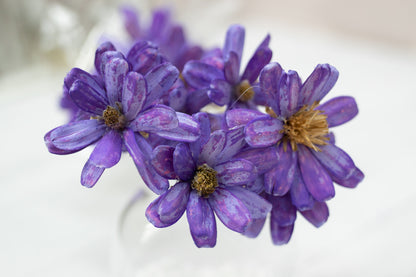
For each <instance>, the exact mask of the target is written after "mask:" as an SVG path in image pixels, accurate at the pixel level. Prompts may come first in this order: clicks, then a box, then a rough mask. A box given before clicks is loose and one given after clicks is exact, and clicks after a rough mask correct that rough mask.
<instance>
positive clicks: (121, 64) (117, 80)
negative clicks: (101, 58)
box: [104, 58, 129, 107]
mask: <svg viewBox="0 0 416 277" xmlns="http://www.w3.org/2000/svg"><path fill="white" fill-rule="evenodd" d="M128 71H129V64H128V63H127V61H126V60H124V59H119V58H114V59H112V60H110V61H109V62H108V63H107V64H106V65H105V68H104V82H105V88H106V90H107V98H108V102H109V103H110V105H111V106H113V107H114V106H115V104H116V102H121V94H122V91H123V83H124V77H125V76H126V74H127V72H128Z"/></svg>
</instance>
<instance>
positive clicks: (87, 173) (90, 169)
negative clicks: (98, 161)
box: [81, 160, 105, 188]
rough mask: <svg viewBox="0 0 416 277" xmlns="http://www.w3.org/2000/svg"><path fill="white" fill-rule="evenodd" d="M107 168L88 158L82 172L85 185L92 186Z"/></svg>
mask: <svg viewBox="0 0 416 277" xmlns="http://www.w3.org/2000/svg"><path fill="white" fill-rule="evenodd" d="M104 170H105V168H104V167H100V166H96V165H94V164H93V163H92V162H91V160H88V161H87V162H86V163H85V165H84V168H83V169H82V172H81V184H82V185H83V186H84V187H87V188H92V187H93V186H94V185H95V184H96V183H97V181H98V179H100V177H101V175H102V174H103V172H104Z"/></svg>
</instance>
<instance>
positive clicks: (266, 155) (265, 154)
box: [235, 145, 279, 175]
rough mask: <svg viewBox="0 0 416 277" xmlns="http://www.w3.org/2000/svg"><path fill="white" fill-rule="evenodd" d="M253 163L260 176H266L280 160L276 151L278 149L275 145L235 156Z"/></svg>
mask: <svg viewBox="0 0 416 277" xmlns="http://www.w3.org/2000/svg"><path fill="white" fill-rule="evenodd" d="M235 158H240V159H244V160H248V161H250V162H252V163H253V164H254V165H255V166H256V168H257V171H258V174H259V175H261V174H264V173H265V172H267V171H269V170H270V169H272V168H273V167H274V166H275V165H276V164H277V163H278V160H279V153H277V151H276V147H275V146H274V145H273V146H271V147H266V148H253V149H249V150H246V151H243V152H241V153H239V154H237V155H236V156H235Z"/></svg>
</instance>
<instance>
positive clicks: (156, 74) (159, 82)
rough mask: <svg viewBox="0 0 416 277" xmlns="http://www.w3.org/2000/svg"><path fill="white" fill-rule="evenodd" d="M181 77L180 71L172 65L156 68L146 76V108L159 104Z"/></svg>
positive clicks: (162, 65)
mask: <svg viewBox="0 0 416 277" xmlns="http://www.w3.org/2000/svg"><path fill="white" fill-rule="evenodd" d="M178 76H179V71H178V69H176V67H174V66H173V65H172V64H170V63H163V64H161V65H159V66H156V67H154V68H153V69H152V70H151V71H150V72H149V73H147V74H146V76H145V79H146V82H147V95H146V103H145V106H144V107H145V108H147V107H150V106H151V105H153V104H155V103H157V102H158V101H159V100H160V98H161V97H162V96H163V94H165V93H167V91H168V90H169V89H170V88H171V87H172V85H173V84H174V83H175V82H176V80H177V79H178Z"/></svg>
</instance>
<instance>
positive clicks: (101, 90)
mask: <svg viewBox="0 0 416 277" xmlns="http://www.w3.org/2000/svg"><path fill="white" fill-rule="evenodd" d="M100 58H101V59H100ZM95 65H96V68H97V71H98V72H99V76H101V77H102V78H97V77H95V76H92V75H91V74H89V73H87V72H85V71H83V70H81V69H78V68H73V69H72V70H71V72H70V73H69V74H68V75H67V77H66V78H65V85H66V86H67V87H68V88H69V96H70V97H71V99H72V101H73V102H74V103H75V104H76V105H77V106H78V108H79V109H80V110H82V111H83V112H84V113H85V114H88V115H89V117H90V118H89V119H84V120H78V121H73V122H70V123H68V124H66V125H63V126H60V127H58V128H55V129H53V130H51V131H50V132H48V133H47V134H46V135H45V143H46V145H47V147H48V150H49V151H50V152H51V153H54V154H61V155H62V154H70V153H74V152H77V151H79V150H81V149H83V148H85V147H87V146H88V145H91V144H93V143H96V146H95V148H94V150H93V152H92V154H91V156H90V158H89V160H88V161H87V163H86V164H85V166H84V168H83V171H82V174H81V183H82V185H84V186H86V187H92V186H94V184H95V183H96V182H97V180H98V179H99V177H100V176H101V174H102V173H103V171H104V169H105V168H110V167H112V166H114V165H115V164H117V163H118V161H119V160H120V156H121V152H122V150H123V149H126V150H127V151H128V152H129V153H130V155H131V157H132V158H133V160H134V162H135V164H136V167H137V169H138V171H139V172H140V174H141V176H142V178H143V180H144V182H145V183H146V184H147V185H148V186H149V188H150V189H151V190H153V191H154V192H155V193H158V194H160V193H162V192H164V191H165V190H167V188H168V181H167V180H166V179H165V178H162V177H160V176H159V175H158V174H157V173H156V172H155V170H154V169H153V168H152V166H151V165H150V155H151V152H152V148H151V146H150V145H149V144H148V142H147V141H146V137H147V136H148V134H149V133H154V134H157V135H159V136H161V137H164V138H167V139H174V140H180V141H194V140H196V139H197V138H198V137H199V125H198V123H197V122H196V121H194V120H193V119H192V118H191V117H190V116H188V115H185V114H181V113H176V112H175V111H174V110H173V109H172V108H170V107H167V106H164V105H158V104H157V102H158V101H159V98H160V97H161V96H162V95H163V94H165V93H166V92H167V91H168V90H169V89H170V88H171V86H172V85H173V83H174V82H175V81H176V79H177V78H178V74H179V73H178V70H177V69H176V68H175V67H174V66H173V65H171V64H170V63H163V64H160V65H159V66H156V67H154V68H153V69H151V70H150V71H149V72H148V73H147V74H146V75H145V76H143V75H141V74H139V73H137V72H134V71H130V68H131V65H130V64H129V63H128V61H127V60H126V59H124V57H123V55H122V54H121V53H120V52H116V51H103V52H100V48H99V49H98V50H97V55H96V63H95ZM155 104H156V105H155Z"/></svg>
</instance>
